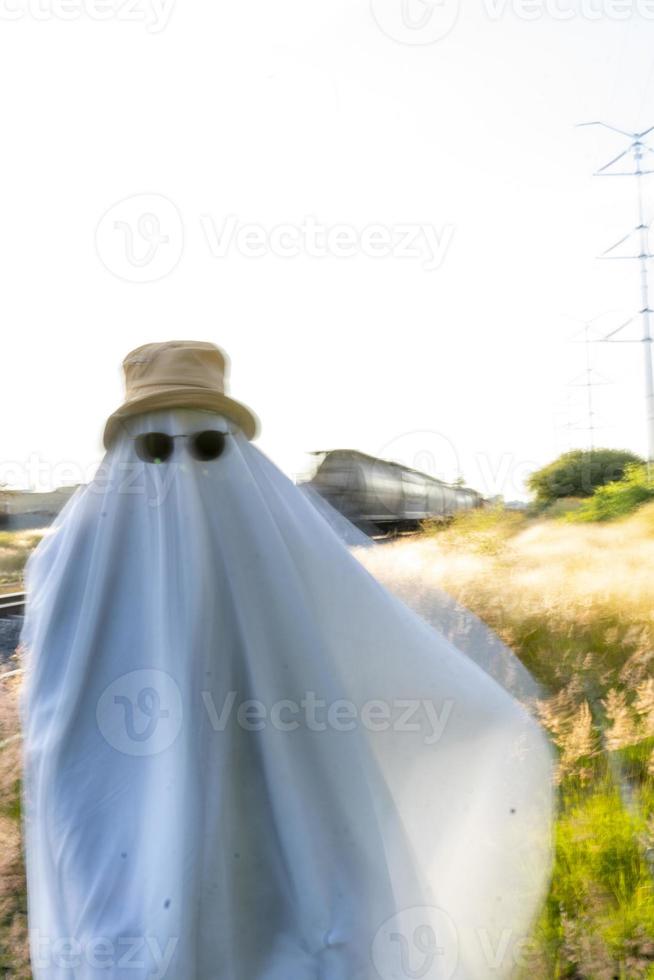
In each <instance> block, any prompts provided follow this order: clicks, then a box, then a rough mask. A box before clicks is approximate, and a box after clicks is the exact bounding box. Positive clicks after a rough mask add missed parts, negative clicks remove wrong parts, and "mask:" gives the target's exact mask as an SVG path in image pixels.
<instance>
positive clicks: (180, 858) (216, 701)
mask: <svg viewBox="0 0 654 980" xmlns="http://www.w3.org/2000/svg"><path fill="white" fill-rule="evenodd" d="M207 428H221V429H224V430H226V431H227V430H228V429H229V428H230V426H229V423H227V422H226V421H224V420H222V419H221V418H219V417H218V416H214V415H210V414H208V413H202V412H186V411H174V412H172V411H171V412H157V413H153V414H152V415H148V416H141V417H138V418H135V419H133V420H132V422H131V424H130V429H129V431H127V432H126V433H125V435H124V436H122V437H121V439H120V440H119V441H118V442H117V443H116V444H115V445H114V446H113V447H112V449H111V450H110V452H109V453H108V454H107V457H106V459H105V462H104V464H103V466H102V467H101V470H100V472H99V473H98V476H97V477H96V479H95V481H94V482H93V483H92V484H91V485H89V486H88V487H87V488H86V489H84V490H83V491H82V492H80V493H79V494H78V495H76V496H75V497H74V498H73V499H72V500H71V501H70V503H69V504H68V505H67V507H66V509H65V510H64V511H63V512H62V514H61V515H60V517H59V519H58V520H57V522H56V525H55V527H54V530H53V533H52V534H51V535H49V536H48V537H46V538H45V539H44V541H43V543H42V544H41V545H40V547H39V548H38V549H37V551H36V552H35V554H34V556H33V558H32V559H31V561H30V563H29V567H28V593H29V596H28V615H27V619H26V624H25V628H24V634H23V642H24V643H25V644H26V646H27V648H28V672H27V680H26V687H25V696H24V704H23V712H24V727H25V771H26V780H25V812H26V847H27V867H28V889H29V922H30V939H31V947H32V958H33V968H34V975H35V977H36V978H37V980H73V978H74V980H91V978H93V980H99V978H103V980H107V978H116V980H118V978H120V980H126V978H129V980H141V978H145V977H164V976H165V977H168V978H171V980H213V978H216V980H218V978H220V980H305V978H306V980H309V978H311V980H377V978H380V977H381V980H405V978H410V977H422V978H426V980H443V978H456V980H477V978H479V980H487V978H489V977H498V978H503V977H508V976H510V975H511V973H512V970H513V967H514V964H515V961H516V960H517V959H519V957H520V955H521V943H522V942H523V941H524V939H525V937H526V936H527V935H528V933H529V929H530V925H531V922H532V919H533V916H534V914H535V913H536V911H537V910H538V908H539V904H540V902H541V900H542V898H543V892H544V888H545V886H546V882H547V876H548V873H549V861H550V855H549V831H550V821H551V806H552V803H551V788H550V785H551V784H550V776H551V762H552V757H551V751H550V748H549V745H548V742H547V740H546V738H545V736H544V734H543V733H542V731H541V729H540V728H539V727H538V725H537V724H536V723H535V722H534V721H533V720H532V719H531V717H530V716H529V715H528V714H527V712H526V711H525V710H524V708H523V707H522V706H521V705H520V704H519V703H518V702H517V701H515V700H514V698H513V697H512V696H511V694H509V693H508V691H507V690H505V689H504V687H503V686H501V684H499V683H498V682H497V681H496V680H494V679H493V678H492V677H491V676H489V674H488V673H487V672H486V671H485V670H483V669H481V668H480V667H479V666H478V665H477V664H476V663H475V662H474V661H473V660H472V659H471V657H470V656H469V655H467V654H466V653H463V652H461V651H460V650H458V649H457V648H456V647H455V646H454V645H453V644H452V642H450V641H449V640H446V639H445V637H444V636H443V635H442V634H439V633H438V632H437V631H435V630H434V629H433V628H432V627H431V626H430V625H429V624H428V623H426V622H425V621H424V620H423V619H422V618H421V617H420V616H418V615H417V614H416V613H415V612H414V611H412V610H410V609H409V608H408V607H407V606H406V605H405V604H403V602H402V601H400V599H399V598H398V597H396V596H395V595H393V594H391V593H390V592H388V591H387V590H386V589H385V588H384V587H383V586H382V585H381V584H380V582H379V581H377V579H376V578H374V577H373V576H372V575H371V574H370V573H369V572H368V571H366V569H364V568H363V567H362V565H361V564H360V562H359V561H357V559H356V558H355V557H354V556H353V555H352V554H350V552H349V551H348V549H347V547H346V546H345V545H344V543H343V542H342V541H341V540H340V538H339V537H338V536H337V535H336V534H335V533H334V531H333V530H332V528H331V527H330V526H329V524H328V523H327V521H326V520H325V519H324V518H323V517H322V516H321V515H320V514H319V513H318V512H317V511H316V509H315V508H314V507H313V506H312V504H311V503H310V501H309V500H308V499H307V498H306V497H305V496H304V495H303V494H302V493H301V492H300V490H299V489H298V488H296V487H295V486H294V485H293V484H292V483H291V482H290V481H289V480H288V479H287V478H286V477H285V476H283V475H282V474H281V473H280V472H279V470H278V469H277V468H276V467H275V466H274V465H273V464H272V463H271V462H270V461H269V460H268V459H267V458H266V457H265V456H264V455H263V454H262V453H261V452H260V451H259V450H257V448H256V447H254V446H253V445H251V444H250V443H248V442H247V441H246V440H245V438H244V437H243V436H242V435H241V434H239V433H238V432H234V433H232V434H230V435H229V436H228V439H227V449H226V451H225V453H224V454H223V456H222V457H221V458H219V459H218V460H215V461H212V462H209V463H200V462H197V461H195V460H193V459H192V458H191V457H190V455H189V454H188V453H187V451H186V448H185V445H184V444H185V441H186V440H183V439H178V440H175V454H174V456H173V458H172V459H171V461H169V462H167V463H164V464H159V465H157V464H147V463H144V462H142V461H140V460H138V459H137V458H136V456H135V453H134V447H133V438H132V437H133V435H135V434H136V433H138V432H142V431H146V430H149V431H164V432H168V433H171V434H172V433H175V434H177V433H192V432H196V431H200V430H202V429H207ZM480 642H481V641H480Z"/></svg>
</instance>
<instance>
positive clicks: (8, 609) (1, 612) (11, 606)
mask: <svg viewBox="0 0 654 980" xmlns="http://www.w3.org/2000/svg"><path fill="white" fill-rule="evenodd" d="M24 613H25V593H24V592H9V593H8V594H7V595H0V619H7V618H8V617H9V616H23V615H24Z"/></svg>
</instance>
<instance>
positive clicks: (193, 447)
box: [189, 430, 225, 461]
mask: <svg viewBox="0 0 654 980" xmlns="http://www.w3.org/2000/svg"><path fill="white" fill-rule="evenodd" d="M224 448H225V433H224V432H215V431H213V430H211V431H207V432H198V434H197V435H196V436H193V438H192V439H191V440H190V441H189V449H190V451H191V454H192V455H193V456H194V457H195V459H200V460H204V461H208V460H210V459H218V457H219V456H220V455H221V453H222V451H223V449H224Z"/></svg>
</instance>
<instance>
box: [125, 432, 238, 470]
mask: <svg viewBox="0 0 654 980" xmlns="http://www.w3.org/2000/svg"><path fill="white" fill-rule="evenodd" d="M225 438H226V434H225V433H224V432H217V431H216V430H215V429H207V431H206V432H195V433H193V434H191V435H187V434H185V433H182V434H180V435H174V436H170V435H168V433H167V432H143V433H141V435H140V436H137V437H136V438H135V440H134V448H135V449H136V455H137V456H138V457H139V459H142V460H143V462H144V463H165V462H166V461H167V460H169V459H170V457H171V456H172V454H173V451H174V448H175V439H188V443H187V446H188V451H189V452H190V454H191V456H192V457H193V459H198V460H201V461H202V462H205V463H206V462H208V461H209V460H212V459H218V457H219V456H221V455H222V453H223V450H224V448H225Z"/></svg>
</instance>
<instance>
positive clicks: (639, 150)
mask: <svg viewBox="0 0 654 980" xmlns="http://www.w3.org/2000/svg"><path fill="white" fill-rule="evenodd" d="M580 125H581V126H604V128H605V129H610V130H612V131H613V132H614V133H620V135H622V136H625V137H626V138H627V139H628V140H629V145H628V146H627V148H626V149H625V150H623V151H622V153H619V154H618V156H617V157H614V158H613V160H609V162H608V163H606V164H604V166H603V167H600V169H599V170H597V171H596V174H595V176H598V177H635V178H636V187H637V202H638V224H637V225H636V227H635V228H634V229H632V231H630V232H629V233H628V234H627V235H625V236H624V238H621V239H620V241H619V242H616V243H615V245H611V247H610V248H607V250H606V251H605V252H604V253H603V254H602V256H601V257H602V258H607V259H635V260H637V261H638V263H639V265H640V294H641V309H640V311H639V313H638V314H636V315H635V316H633V317H631V318H630V319H629V320H627V321H626V322H625V323H623V324H621V325H620V326H619V327H617V328H616V329H615V330H612V331H611V333H609V334H607V335H606V337H604V340H608V341H611V340H612V339H613V337H615V335H616V334H617V333H619V331H620V330H622V329H623V327H626V326H627V324H629V323H631V322H632V321H633V320H635V319H636V316H640V317H641V320H642V327H643V332H642V337H641V338H640V340H639V341H638V343H641V344H642V345H643V355H644V363H645V419H646V425H647V460H648V469H649V468H650V466H651V464H652V462H653V461H654V371H653V369H652V335H651V330H650V315H651V314H652V310H651V309H650V306H649V282H648V270H647V262H648V260H649V259H651V258H654V256H653V255H652V254H650V251H649V244H648V239H647V236H648V232H649V225H648V224H646V223H645V216H644V207H643V188H642V178H643V177H645V176H646V175H647V174H651V173H654V170H647V169H643V158H644V155H645V154H646V153H651V154H654V150H652V148H651V147H649V146H647V144H646V143H644V142H643V140H644V138H645V137H646V136H647V135H648V134H649V133H651V132H652V131H654V126H650V127H649V129H645V130H643V132H642V133H629V132H627V131H626V130H624V129H618V128H617V127H616V126H609V125H608V123H605V122H588V123H580ZM625 158H629V159H631V160H633V166H634V169H633V170H620V171H616V170H610V169H609V168H610V167H612V166H614V164H616V163H618V161H619V160H623V159H625ZM646 166H647V165H646ZM634 234H637V236H638V242H639V245H638V255H610V254H609V253H610V252H613V250H614V249H616V248H618V246H620V245H622V244H623V243H624V242H626V241H628V240H629V239H630V238H631V237H632V236H633V235H634ZM621 342H622V343H631V342H632V341H621Z"/></svg>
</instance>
